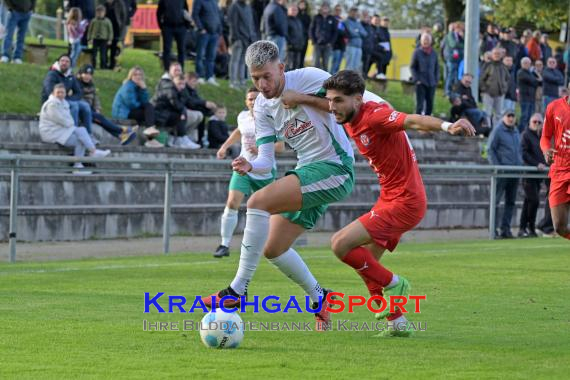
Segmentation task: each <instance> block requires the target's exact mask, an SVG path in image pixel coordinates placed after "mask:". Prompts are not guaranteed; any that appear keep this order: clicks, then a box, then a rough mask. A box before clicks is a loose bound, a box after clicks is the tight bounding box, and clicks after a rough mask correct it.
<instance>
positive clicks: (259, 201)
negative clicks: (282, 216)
mask: <svg viewBox="0 0 570 380" xmlns="http://www.w3.org/2000/svg"><path fill="white" fill-rule="evenodd" d="M266 203H267V202H266V201H265V196H264V195H263V193H262V192H256V193H253V195H252V196H251V197H250V198H249V199H248V201H247V208H255V209H258V210H265V208H266Z"/></svg>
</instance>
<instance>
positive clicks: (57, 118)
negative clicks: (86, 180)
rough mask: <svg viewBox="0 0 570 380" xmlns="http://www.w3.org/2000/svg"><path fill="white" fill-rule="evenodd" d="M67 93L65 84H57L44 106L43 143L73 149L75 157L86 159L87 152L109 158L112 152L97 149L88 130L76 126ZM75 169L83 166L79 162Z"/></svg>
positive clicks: (41, 114) (41, 133)
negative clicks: (66, 96)
mask: <svg viewBox="0 0 570 380" xmlns="http://www.w3.org/2000/svg"><path fill="white" fill-rule="evenodd" d="M65 91H66V88H65V85H64V84H62V83H58V84H56V85H55V86H54V87H53V91H52V93H51V95H50V96H49V97H48V100H47V101H46V102H45V103H44V104H43V105H42V110H41V112H40V123H39V129H40V136H41V139H42V141H43V142H46V143H57V144H60V145H62V146H65V147H72V148H74V156H75V157H84V156H85V152H87V153H88V155H89V156H91V157H106V156H108V155H109V154H110V153H111V151H109V150H99V149H96V148H95V143H94V142H93V140H92V139H91V137H90V136H89V133H87V129H86V128H83V127H76V126H75V122H74V120H73V117H72V116H71V110H70V107H69V103H68V102H67V101H66V100H65ZM73 167H74V168H76V169H82V168H83V164H81V163H80V162H78V163H76V164H74V165H73ZM77 174H88V172H77Z"/></svg>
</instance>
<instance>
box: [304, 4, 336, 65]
mask: <svg viewBox="0 0 570 380" xmlns="http://www.w3.org/2000/svg"><path fill="white" fill-rule="evenodd" d="M329 12H330V6H329V3H327V2H326V1H323V3H322V4H321V7H320V9H319V14H318V15H316V16H315V17H313V23H312V24H311V31H310V33H309V36H310V37H311V40H312V41H313V64H314V65H315V67H318V68H319V69H322V70H325V71H326V70H328V64H329V57H330V55H331V51H332V46H333V43H334V42H335V41H336V38H337V21H336V20H335V18H334V17H333V16H331V15H330V14H329ZM339 64H340V63H339Z"/></svg>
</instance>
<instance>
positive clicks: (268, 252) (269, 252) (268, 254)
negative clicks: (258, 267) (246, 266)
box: [263, 246, 283, 259]
mask: <svg viewBox="0 0 570 380" xmlns="http://www.w3.org/2000/svg"><path fill="white" fill-rule="evenodd" d="M282 254H283V251H282V250H280V249H277V248H275V247H268V246H266V247H265V248H264V249H263V256H265V258H266V259H274V258H276V257H279V256H281V255H282Z"/></svg>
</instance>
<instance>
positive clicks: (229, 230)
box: [221, 207, 238, 247]
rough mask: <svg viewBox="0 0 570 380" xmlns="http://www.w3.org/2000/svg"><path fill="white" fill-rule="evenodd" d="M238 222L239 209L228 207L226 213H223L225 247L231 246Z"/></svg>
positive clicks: (223, 243) (223, 241) (222, 229)
mask: <svg viewBox="0 0 570 380" xmlns="http://www.w3.org/2000/svg"><path fill="white" fill-rule="evenodd" d="M237 223H238V210H234V209H231V208H229V207H226V208H225V209H224V213H223V214H222V228H221V235H222V245H223V246H224V247H229V246H230V243H231V242H232V235H233V234H234V230H235V229H236V226H237Z"/></svg>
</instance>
